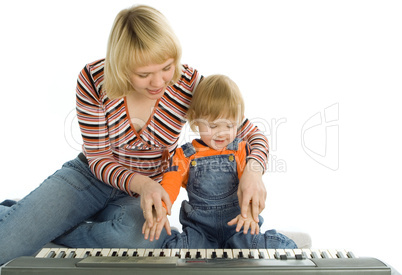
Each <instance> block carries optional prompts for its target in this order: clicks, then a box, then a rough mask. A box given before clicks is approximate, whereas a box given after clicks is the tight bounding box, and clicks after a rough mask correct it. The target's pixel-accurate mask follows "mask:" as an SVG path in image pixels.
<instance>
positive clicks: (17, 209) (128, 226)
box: [0, 158, 166, 265]
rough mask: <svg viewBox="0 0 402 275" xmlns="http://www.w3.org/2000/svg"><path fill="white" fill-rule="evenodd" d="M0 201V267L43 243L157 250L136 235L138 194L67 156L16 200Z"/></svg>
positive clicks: (139, 222)
mask: <svg viewBox="0 0 402 275" xmlns="http://www.w3.org/2000/svg"><path fill="white" fill-rule="evenodd" d="M7 204H8V203H7V202H5V203H4V205H0V247H1V249H0V265H1V264H3V263H5V262H7V261H9V260H11V259H13V258H15V257H19V256H29V255H32V254H34V253H35V252H36V251H38V250H39V249H40V248H42V247H43V246H44V245H45V244H47V243H48V242H51V241H54V242H55V243H57V244H62V245H65V246H69V247H94V248H100V247H104V248H111V247H131V248H138V247H141V248H158V247H161V246H162V242H163V240H164V238H165V235H166V232H165V231H163V232H162V235H161V237H160V239H159V240H156V241H153V242H149V241H147V240H144V236H143V234H142V233H141V230H142V225H143V223H144V217H143V213H142V209H141V207H140V198H133V197H130V196H129V195H127V194H126V193H124V192H122V191H119V190H117V189H115V188H112V187H111V186H109V185H106V184H105V183H103V182H101V181H99V180H98V179H97V178H96V177H95V176H94V175H93V174H92V172H91V170H90V169H89V167H88V165H87V164H85V163H84V162H82V161H81V160H80V159H79V158H76V159H74V160H71V161H69V162H67V163H65V164H64V165H63V167H62V168H61V169H60V170H58V171H57V172H56V173H54V174H53V175H52V176H50V177H49V178H48V179H46V180H45V181H44V182H43V183H42V184H41V185H40V186H39V187H38V188H37V189H35V190H34V191H32V192H31V193H30V194H29V195H28V196H26V197H25V198H23V199H22V200H21V201H19V202H18V203H16V204H14V205H12V206H10V205H9V204H8V205H7Z"/></svg>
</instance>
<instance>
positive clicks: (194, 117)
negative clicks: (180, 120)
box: [186, 75, 244, 131]
mask: <svg viewBox="0 0 402 275" xmlns="http://www.w3.org/2000/svg"><path fill="white" fill-rule="evenodd" d="M186 117H187V120H188V121H189V123H190V127H191V129H192V130H193V131H196V125H195V124H196V123H197V121H199V120H200V119H201V120H202V119H206V120H209V121H213V120H216V119H219V118H222V119H233V120H234V121H235V122H236V123H238V124H240V123H241V122H242V120H243V117H244V100H243V97H242V95H241V92H240V89H239V87H238V86H237V85H236V83H235V82H234V81H233V80H231V79H230V78H229V77H227V76H224V75H211V76H208V77H205V78H204V79H202V81H201V82H200V84H198V87H197V89H196V90H195V92H194V95H193V98H192V100H191V104H190V107H189V109H188V112H187V116H186Z"/></svg>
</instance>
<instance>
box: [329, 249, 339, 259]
mask: <svg viewBox="0 0 402 275" xmlns="http://www.w3.org/2000/svg"><path fill="white" fill-rule="evenodd" d="M327 251H328V253H329V254H330V255H331V258H333V259H337V258H338V255H337V252H338V251H337V250H336V249H332V248H331V249H327Z"/></svg>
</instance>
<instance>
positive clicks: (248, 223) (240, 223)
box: [228, 205, 260, 235]
mask: <svg viewBox="0 0 402 275" xmlns="http://www.w3.org/2000/svg"><path fill="white" fill-rule="evenodd" d="M251 208H252V206H251V205H250V206H249V207H248V211H247V212H248V213H247V218H244V217H243V216H242V215H241V214H239V215H237V217H236V218H234V219H233V220H231V221H230V222H228V225H235V224H237V226H236V232H240V229H241V228H242V227H243V234H247V232H248V230H249V229H251V232H250V233H251V235H254V234H258V233H259V232H260V226H259V225H258V223H257V222H256V221H255V220H254V219H253V216H252V215H251V213H252V212H251V211H252V209H251Z"/></svg>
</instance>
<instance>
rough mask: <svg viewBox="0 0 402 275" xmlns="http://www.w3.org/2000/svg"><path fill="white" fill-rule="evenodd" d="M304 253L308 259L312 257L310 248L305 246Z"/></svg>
mask: <svg viewBox="0 0 402 275" xmlns="http://www.w3.org/2000/svg"><path fill="white" fill-rule="evenodd" d="M302 254H303V256H304V257H306V259H311V258H312V255H311V250H310V249H308V248H303V249H302Z"/></svg>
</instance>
